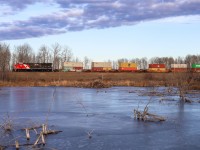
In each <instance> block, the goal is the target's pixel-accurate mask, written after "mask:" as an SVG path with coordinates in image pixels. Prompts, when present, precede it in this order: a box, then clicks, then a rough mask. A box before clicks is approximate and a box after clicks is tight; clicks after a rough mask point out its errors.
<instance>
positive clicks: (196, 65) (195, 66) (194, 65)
mask: <svg viewBox="0 0 200 150" xmlns="http://www.w3.org/2000/svg"><path fill="white" fill-rule="evenodd" d="M192 68H200V64H192Z"/></svg>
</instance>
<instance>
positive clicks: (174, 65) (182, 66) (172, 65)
mask: <svg viewBox="0 0 200 150" xmlns="http://www.w3.org/2000/svg"><path fill="white" fill-rule="evenodd" d="M171 68H187V64H171Z"/></svg>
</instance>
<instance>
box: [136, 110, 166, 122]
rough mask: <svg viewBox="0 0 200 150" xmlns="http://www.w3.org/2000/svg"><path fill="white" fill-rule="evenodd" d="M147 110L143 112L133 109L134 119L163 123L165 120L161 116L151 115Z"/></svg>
mask: <svg viewBox="0 0 200 150" xmlns="http://www.w3.org/2000/svg"><path fill="white" fill-rule="evenodd" d="M147 111H148V109H145V110H144V111H138V110H135V109H134V118H136V119H138V120H142V121H154V122H155V121H165V120H166V119H165V118H164V117H162V116H159V115H155V114H151V113H148V112H147Z"/></svg>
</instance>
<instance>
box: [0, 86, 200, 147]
mask: <svg viewBox="0 0 200 150" xmlns="http://www.w3.org/2000/svg"><path fill="white" fill-rule="evenodd" d="M152 91H153V92H152ZM167 91H168V89H167V88H165V87H160V88H138V87H113V88H108V89H86V88H68V87H56V88H55V87H15V88H14V87H11V88H0V118H1V120H0V123H3V118H5V116H6V115H9V116H10V118H11V120H12V123H13V128H14V133H13V134H12V137H11V136H10V135H3V134H4V133H2V132H1V133H0V134H1V141H0V145H3V144H8V140H6V141H5V139H6V138H10V139H11V140H12V139H16V138H18V139H19V141H20V142H21V143H24V142H25V143H26V140H25V138H23V137H21V135H22V133H23V132H22V131H21V130H20V129H22V128H25V127H30V126H34V125H38V124H42V123H45V122H46V121H47V120H48V124H49V127H50V128H52V129H56V130H61V131H62V132H61V133H58V134H56V135H49V136H48V137H47V139H46V143H47V144H46V145H45V147H44V149H58V150H76V149H80V150H82V149H84V150H110V149H113V150H124V149H126V150H132V149H134V150H137V149H141V150H144V149H145V150H160V149H162V150H171V149H180V150H184V149H185V150H186V149H190V150H191V149H200V142H199V137H200V127H199V123H200V109H199V108H200V103H199V100H200V93H198V92H195V91H193V93H192V94H188V95H187V96H188V97H189V98H190V99H192V100H193V101H194V102H193V103H185V104H182V103H180V102H179V96H178V95H177V94H176V91H177V89H175V88H172V91H173V92H172V93H170V94H169V93H167ZM154 92H156V94H155V95H154V94H149V93H154ZM53 95H54V96H53ZM149 101H150V104H149V105H148V106H149V112H150V113H153V114H157V115H161V116H164V117H165V118H166V121H164V122H143V121H138V120H135V119H134V118H133V109H134V108H135V109H136V108H138V106H139V109H140V110H143V109H144V107H145V106H146V104H147V103H148V102H149ZM87 132H92V138H91V139H89V138H88V136H87ZM23 136H25V134H24V135H23ZM34 141H35V133H34V132H31V140H30V141H29V142H30V143H33V142H34ZM8 149H14V148H11V147H9V148H8ZM22 149H29V147H23V148H22Z"/></svg>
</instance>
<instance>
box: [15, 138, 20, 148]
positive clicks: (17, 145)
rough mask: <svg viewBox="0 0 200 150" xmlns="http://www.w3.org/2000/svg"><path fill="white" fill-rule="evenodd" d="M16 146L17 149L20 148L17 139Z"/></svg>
mask: <svg viewBox="0 0 200 150" xmlns="http://www.w3.org/2000/svg"><path fill="white" fill-rule="evenodd" d="M15 147H16V150H19V142H18V141H17V140H16V141H15Z"/></svg>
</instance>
